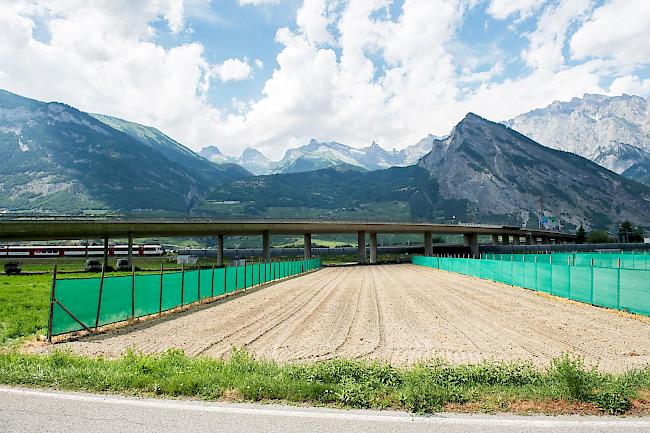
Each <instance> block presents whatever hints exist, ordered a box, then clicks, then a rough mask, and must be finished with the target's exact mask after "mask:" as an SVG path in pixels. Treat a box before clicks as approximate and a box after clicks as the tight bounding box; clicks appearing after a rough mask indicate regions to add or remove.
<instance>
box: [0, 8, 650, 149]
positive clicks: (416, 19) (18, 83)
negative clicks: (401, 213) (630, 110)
mask: <svg viewBox="0 0 650 433" xmlns="http://www.w3.org/2000/svg"><path fill="white" fill-rule="evenodd" d="M2 1H3V0H0V2H2ZM199 1H201V0H192V3H191V4H187V3H184V4H180V5H179V2H178V1H176V0H149V1H144V0H142V1H138V2H132V1H127V0H122V1H119V2H118V1H116V0H105V1H104V2H92V3H91V2H87V1H84V0H69V1H66V2H61V1H55V0H41V1H38V2H34V3H33V2H31V1H28V0H25V1H24V2H11V3H8V4H7V5H6V6H4V5H3V7H0V28H2V31H0V87H2V88H6V89H8V90H11V91H15V92H17V93H20V94H24V95H26V96H31V97H35V98H38V99H42V100H59V101H64V102H67V103H69V104H71V105H74V106H76V107H79V108H80V109H83V110H86V111H91V112H101V113H106V114H110V115H114V116H118V117H122V118H126V119H129V120H133V121H136V122H140V123H144V124H149V125H153V126H156V127H158V128H159V129H161V130H162V131H164V132H166V133H168V134H169V135H171V136H172V137H174V138H176V139H178V140H179V141H181V142H182V143H184V144H187V145H189V146H190V147H192V148H194V149H200V148H201V147H203V146H206V145H209V144H216V145H218V146H219V147H220V148H222V150H223V151H224V152H225V153H228V154H239V153H240V152H241V150H242V149H244V148H246V147H256V148H259V149H261V150H262V151H264V152H265V153H267V154H268V155H269V156H273V157H278V156H281V154H282V153H283V152H284V150H285V149H286V147H287V146H297V145H300V144H304V143H305V142H306V141H307V140H308V139H309V138H311V137H315V138H317V139H322V140H337V141H340V142H344V143H347V144H350V145H353V146H360V145H367V144H368V143H369V141H370V140H371V139H375V140H377V141H378V142H379V143H380V144H382V145H383V146H386V147H389V148H390V147H396V148H402V147H404V146H406V145H409V144H413V143H414V142H416V141H417V140H419V139H420V138H421V137H423V136H424V135H426V134H427V133H433V134H445V133H447V132H449V130H450V128H451V127H452V126H453V125H454V124H455V123H457V122H458V121H459V120H460V119H461V118H462V117H463V116H464V115H465V114H466V113H467V112H468V111H473V112H476V113H478V114H481V115H483V116H485V117H488V118H490V119H493V120H503V119H508V118H511V117H514V116H515V115H517V114H520V113H521V112H524V111H528V110H530V109H533V108H536V107H540V106H544V105H546V104H548V103H550V102H552V101H553V100H556V99H562V100H566V99H570V98H571V97H573V96H576V95H582V94H583V93H585V92H589V93H610V94H616V93H620V92H627V93H639V94H648V93H650V90H649V87H650V80H649V79H641V78H639V76H637V75H636V74H637V71H635V70H634V69H635V68H638V67H639V66H643V65H647V64H648V63H649V61H648V60H644V59H645V57H640V56H637V55H636V54H635V53H637V52H643V50H644V49H645V48H644V47H641V46H638V44H637V42H634V41H632V43H631V46H633V47H637V48H635V49H634V50H633V51H634V53H629V54H625V59H626V60H625V62H626V63H625V65H623V66H621V64H622V62H621V61H619V60H618V59H617V58H616V57H615V54H617V53H618V51H617V50H615V49H614V46H613V45H611V44H612V42H609V41H610V39H608V38H614V36H613V35H612V34H611V33H612V32H609V33H607V32H605V31H604V30H602V28H601V31H603V33H604V35H603V36H602V38H601V39H599V41H601V42H599V43H598V44H592V45H590V44H587V43H586V42H585V40H587V39H585V38H587V36H578V35H579V34H581V32H582V34H584V35H587V34H588V32H595V30H593V28H592V27H590V26H595V25H596V24H598V23H601V24H598V26H602V25H604V24H602V23H603V22H605V21H603V20H605V19H606V16H605V14H604V12H603V11H602V9H603V8H604V7H603V8H597V9H596V10H595V12H594V11H592V8H593V4H592V1H591V0H563V1H554V2H552V3H549V4H547V5H546V6H544V7H543V8H542V7H541V6H539V8H538V9H535V7H537V6H531V5H533V2H518V3H517V5H516V7H515V6H513V4H514V2H497V1H493V2H492V3H491V4H490V7H491V8H493V9H491V10H492V12H491V13H493V14H494V16H495V17H500V16H502V15H503V14H506V15H504V16H506V17H508V16H510V17H511V18H513V17H514V16H517V17H521V16H524V15H526V14H528V13H530V11H531V10H536V11H537V10H539V11H541V14H540V15H539V16H538V17H536V18H535V20H536V21H535V23H534V24H535V26H536V28H535V30H533V31H531V32H530V33H529V34H527V35H526V39H525V41H526V42H527V47H526V49H525V50H524V51H523V52H522V53H521V56H522V59H523V60H524V61H525V65H526V66H525V68H523V69H522V70H521V71H520V75H515V74H512V73H510V72H509V71H508V68H509V67H510V64H511V63H510V62H511V59H510V58H508V57H507V54H506V53H505V52H503V51H502V50H501V49H499V47H498V46H495V47H493V48H494V49H488V50H484V51H486V52H479V51H478V50H477V49H476V48H475V47H472V46H470V47H469V48H470V49H467V47H464V44H463V42H464V41H459V40H458V37H457V33H458V32H457V30H458V28H459V26H460V25H461V24H462V23H463V19H464V16H465V12H466V11H467V10H468V8H470V7H474V6H475V5H476V2H473V1H471V0H405V1H404V5H403V8H402V9H401V11H400V14H399V15H398V16H391V14H390V12H389V11H390V10H391V9H390V6H391V1H390V0H355V1H341V0H305V1H304V2H303V3H302V7H300V8H299V10H298V12H297V13H296V27H295V28H294V29H289V28H282V29H279V30H278V31H277V33H276V42H277V43H279V44H281V46H282V49H281V51H280V52H279V54H278V55H277V57H276V63H277V66H275V69H274V70H273V71H272V73H271V77H270V78H269V79H268V80H267V81H266V82H265V83H264V87H263V91H262V95H261V96H260V97H259V98H258V99H257V100H246V101H242V100H239V99H237V98H232V99H230V98H229V99H228V100H226V101H225V102H227V103H228V102H229V104H228V105H229V111H228V112H226V111H221V110H219V109H216V108H215V107H214V106H213V105H211V104H210V102H209V101H208V99H207V98H208V96H207V95H208V94H209V93H211V92H209V90H210V84H211V82H213V80H215V79H219V80H223V81H229V80H243V79H247V78H250V77H251V76H252V75H253V74H254V72H255V70H256V69H258V70H259V69H262V68H263V67H264V66H265V65H264V64H263V63H262V61H261V60H259V59H256V60H250V61H249V60H248V59H247V58H246V57H243V54H245V53H242V57H241V58H240V59H237V58H232V59H228V60H226V61H224V62H222V63H220V64H213V63H211V62H209V61H207V60H206V55H205V52H204V47H203V46H202V45H201V44H200V43H196V42H195V43H185V44H179V45H177V46H172V47H171V48H163V47H162V46H160V45H159V44H157V42H156V40H157V39H156V34H155V33H156V31H155V30H154V29H153V28H152V26H151V25H150V23H151V22H153V21H158V20H163V21H164V22H165V23H166V24H167V26H168V28H169V31H171V32H176V33H180V34H181V35H183V34H185V33H184V32H185V31H186V27H187V25H186V24H185V21H186V16H187V15H191V14H192V12H191V11H196V10H204V9H205V8H201V7H197V3H196V2H199ZM615 1H617V0H614V2H615ZM248 2H249V4H253V2H254V0H248ZM257 4H260V3H259V2H257ZM483 4H484V3H483ZM495 5H496V6H495ZM199 6H200V5H199ZM499 8H500V9H499ZM508 8H509V9H508ZM531 8H533V9H531ZM625 10H627V9H625ZM508 11H510V12H508ZM605 12H606V11H605ZM627 15H634V11H628V12H627ZM628 18H629V19H628V21H625V20H623V17H620V16H619V18H618V19H619V21H621V22H622V21H625V22H626V23H627V22H630V23H632V24H631V26H632V27H634V26H636V24H634V23H635V22H636V17H635V16H633V17H628ZM42 23H45V24H46V25H47V29H48V31H49V34H50V37H49V39H48V40H47V42H42V41H39V40H37V39H36V38H35V37H34V32H35V28H36V26H37V25H42ZM619 27H623V26H619ZM575 28H578V31H577V32H576V33H575V36H573V38H571V32H572V31H573V29H575ZM641 31H642V29H641V27H639V26H637V30H635V31H631V30H630V32H629V36H628V37H629V38H631V39H635V38H640V36H639V32H641ZM593 40H595V39H593ZM635 40H636V39H635ZM603 41H606V42H607V43H605V42H603ZM569 43H571V49H572V53H573V58H572V59H567V58H565V57H566V53H567V52H568V50H567V47H568V44H569ZM617 43H618V44H620V45H624V42H623V41H619V42H617ZM607 47H609V48H607ZM621 52H625V50H621ZM632 54H634V55H632ZM577 56H584V57H577ZM583 58H584V59H586V60H582V61H576V59H583ZM268 67H269V66H268V65H267V68H268ZM610 81H612V84H611V85H610V86H609V88H602V83H608V82H610Z"/></svg>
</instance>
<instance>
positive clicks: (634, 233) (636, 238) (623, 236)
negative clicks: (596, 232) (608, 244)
mask: <svg viewBox="0 0 650 433" xmlns="http://www.w3.org/2000/svg"><path fill="white" fill-rule="evenodd" d="M618 240H619V242H626V243H627V242H643V229H642V228H641V227H638V226H635V225H634V223H632V222H631V221H627V220H626V221H623V222H622V223H621V224H619V226H618Z"/></svg>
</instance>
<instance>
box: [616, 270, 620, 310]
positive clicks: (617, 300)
mask: <svg viewBox="0 0 650 433" xmlns="http://www.w3.org/2000/svg"><path fill="white" fill-rule="evenodd" d="M617 274H618V275H617V279H616V280H617V283H616V308H617V309H618V310H620V309H621V258H620V257H619V259H618V268H617Z"/></svg>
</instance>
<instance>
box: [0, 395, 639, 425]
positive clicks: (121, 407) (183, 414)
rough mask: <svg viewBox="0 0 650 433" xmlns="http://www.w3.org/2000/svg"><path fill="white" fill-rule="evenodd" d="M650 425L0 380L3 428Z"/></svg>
mask: <svg viewBox="0 0 650 433" xmlns="http://www.w3.org/2000/svg"><path fill="white" fill-rule="evenodd" d="M174 431H179V432H180V431H182V432H186V433H194V432H220V433H229V432H233V433H257V432H260V433H262V432H263V433H280V432H282V433H294V432H295V433H310V432H327V433H343V432H346V433H348V432H355V433H357V432H358V433H362V432H386V433H388V432H390V433H407V432H408V433H419V432H442V433H460V432H481V433H514V432H518V433H519V432H545V433H550V432H572V433H573V432H576V433H583V432H585V433H586V432H589V433H596V432H610V433H611V432H629V433H632V432H634V433H640V432H650V418H611V417H542V416H534V417H533V416H529V417H518V416H510V415H498V416H487V415H467V416H463V415H456V414H442V415H434V416H428V417H421V416H413V415H409V414H405V413H401V412H392V411H383V412H377V411H359V410H333V409H314V408H302V407H287V406H279V405H254V404H229V403H208V402H197V401H187V400H158V399H139V398H128V397H117V396H109V395H96V394H81V393H63V392H56V391H40V390H31V389H22V388H3V387H0V432H11V433H20V432H29V433H33V432H41V433H45V432H65V433H76V432H83V433H94V432H112V433H119V432H130V433H140V432H142V433H150V432H152V433H153V432H155V433H161V432H174Z"/></svg>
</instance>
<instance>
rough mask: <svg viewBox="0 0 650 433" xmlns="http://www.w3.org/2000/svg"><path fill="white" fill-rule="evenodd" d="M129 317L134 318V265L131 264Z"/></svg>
mask: <svg viewBox="0 0 650 433" xmlns="http://www.w3.org/2000/svg"><path fill="white" fill-rule="evenodd" d="M131 319H135V265H131Z"/></svg>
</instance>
